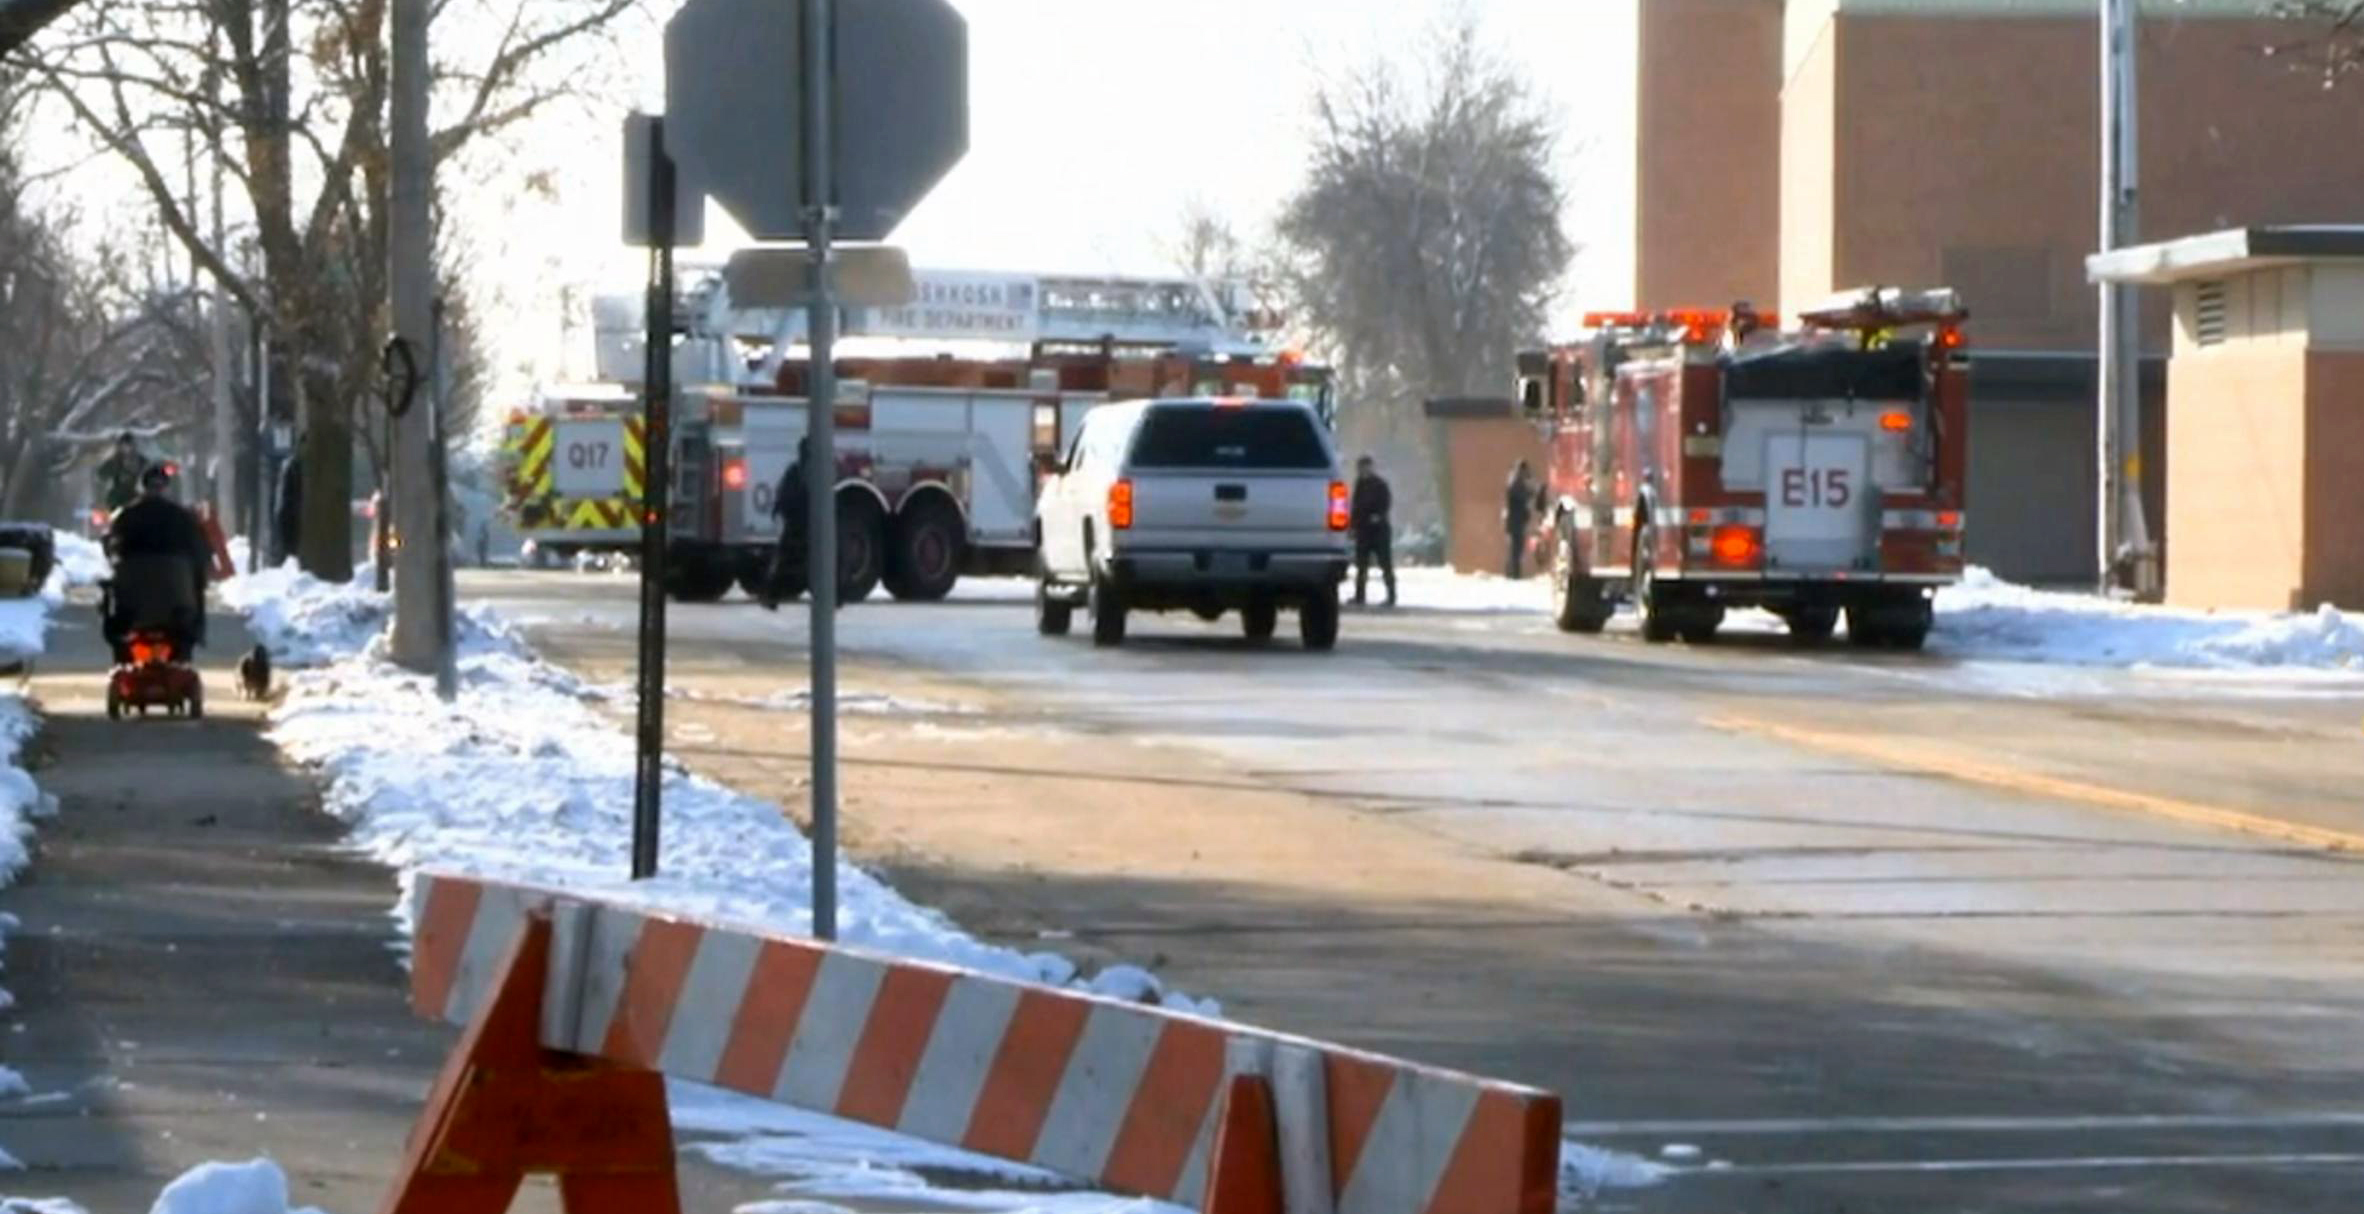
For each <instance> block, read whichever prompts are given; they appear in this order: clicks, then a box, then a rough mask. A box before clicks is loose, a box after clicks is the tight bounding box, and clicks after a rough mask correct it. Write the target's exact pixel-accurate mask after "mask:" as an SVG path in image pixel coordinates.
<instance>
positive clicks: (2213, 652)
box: [1930, 569, 2364, 672]
mask: <svg viewBox="0 0 2364 1214" xmlns="http://www.w3.org/2000/svg"><path fill="white" fill-rule="evenodd" d="M1930 647H1931V648H1932V649H1934V650H1937V651H1940V652H1944V653H1950V654H1954V655H1957V656H1961V657H1978V658H2002V659H2010V660H2016V661H2030V662H2055V663H2062V664H2068V665H2079V666H2154V667H2186V668H2205V669H2218V670H2238V669H2266V668H2275V669H2309V670H2328V671H2357V672H2364V615H2359V614H2357V613H2353V612H2342V611H2340V610H2339V609H2338V608H2336V607H2332V606H2329V605H2325V606H2324V607H2322V608H2320V609H2318V610H2316V611H2314V612H2268V611H2196V610H2191V609H2187V608H2175V607H2156V606H2149V605H2144V604H2136V603H2122V602H2116V601H2112V600H2109V599H2103V598H2098V597H2096V596H2093V595H2084V594H2067V593H2062V592H2058V591H2049V590H2036V589H2032V588H2030V587H2027V586H2021V585H2017V584H2015V583H2012V582H2006V581H2004V580H2002V579H2000V578H1997V577H1996V576H1995V575H1994V574H1992V573H1990V572H1988V571H1987V570H1985V569H1972V570H1970V571H1969V573H1968V575H1966V576H1965V577H1964V578H1963V580H1962V583H1961V584H1960V585H1958V586H1954V587H1950V588H1948V589H1946V590H1943V591H1941V592H1939V594H1938V596H1937V627H1936V629H1935V631H1934V632H1932V633H1931V634H1930Z"/></svg>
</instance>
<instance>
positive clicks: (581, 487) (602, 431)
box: [550, 417, 624, 498]
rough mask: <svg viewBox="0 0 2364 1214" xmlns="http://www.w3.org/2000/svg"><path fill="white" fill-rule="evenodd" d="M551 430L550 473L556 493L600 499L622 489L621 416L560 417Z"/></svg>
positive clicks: (622, 444) (561, 495) (622, 451)
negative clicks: (585, 418) (552, 447)
mask: <svg viewBox="0 0 2364 1214" xmlns="http://www.w3.org/2000/svg"><path fill="white" fill-rule="evenodd" d="M551 429H552V434H551V437H552V438H553V440H555V447H554V449H553V450H552V451H551V452H550V475H551V483H552V484H553V486H554V487H555V488H556V489H557V490H558V496H560V497H578V498H579V497H591V498H603V497H614V496H616V495H617V494H619V493H622V492H623V491H624V423H623V421H622V420H621V419H618V418H612V417H610V418H599V419H595V420H583V421H574V420H561V421H559V422H558V423H557V424H556V425H555V426H553V427H552V428H551Z"/></svg>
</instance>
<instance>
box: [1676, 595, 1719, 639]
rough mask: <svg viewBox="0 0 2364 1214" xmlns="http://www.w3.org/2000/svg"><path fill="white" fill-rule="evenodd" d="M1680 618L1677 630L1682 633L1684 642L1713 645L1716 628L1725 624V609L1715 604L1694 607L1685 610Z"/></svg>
mask: <svg viewBox="0 0 2364 1214" xmlns="http://www.w3.org/2000/svg"><path fill="white" fill-rule="evenodd" d="M1680 619H1681V623H1679V624H1678V625H1676V631H1677V632H1679V633H1681V634H1682V637H1683V643H1684V644H1686V645H1712V644H1714V643H1715V639H1716V630H1717V629H1719V628H1722V627H1723V626H1724V609H1723V608H1722V607H1720V606H1717V605H1714V604H1710V605H1708V606H1704V607H1692V608H1689V609H1687V610H1685V611H1684V612H1683V614H1682V615H1681V617H1680Z"/></svg>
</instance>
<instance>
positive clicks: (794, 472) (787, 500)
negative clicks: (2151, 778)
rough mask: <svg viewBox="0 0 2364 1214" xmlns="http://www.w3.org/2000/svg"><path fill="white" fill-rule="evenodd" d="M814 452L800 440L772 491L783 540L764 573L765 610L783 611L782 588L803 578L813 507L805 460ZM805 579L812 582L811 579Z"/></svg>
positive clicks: (774, 511) (774, 545)
mask: <svg viewBox="0 0 2364 1214" xmlns="http://www.w3.org/2000/svg"><path fill="white" fill-rule="evenodd" d="M811 452H812V444H811V442H810V441H809V440H806V439H798V440H797V443H796V454H795V456H793V457H791V458H790V459H789V461H788V468H787V470H786V471H784V472H782V473H780V483H779V484H778V485H777V486H775V487H774V488H773V489H772V517H773V518H774V519H777V520H778V521H779V524H780V539H779V542H777V543H775V544H773V545H772V561H771V565H770V567H769V568H767V569H765V570H764V575H763V606H764V610H766V611H778V610H779V609H780V589H781V587H783V586H785V585H786V584H787V583H788V579H789V577H790V576H791V575H792V574H794V575H798V576H803V571H804V568H805V559H804V531H805V526H804V524H805V515H806V512H807V509H808V507H809V505H810V503H808V502H807V501H806V500H805V484H804V461H805V456H807V455H809V454H811ZM806 580H807V582H808V583H809V581H810V579H809V577H808V578H807V579H806ZM799 593H802V591H799Z"/></svg>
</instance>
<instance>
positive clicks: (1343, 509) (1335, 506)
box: [1330, 481, 1353, 531]
mask: <svg viewBox="0 0 2364 1214" xmlns="http://www.w3.org/2000/svg"><path fill="white" fill-rule="evenodd" d="M1351 500H1352V499H1351V498H1349V497H1348V496H1347V492H1346V482H1345V481H1331V482H1330V530H1332V531H1344V530H1346V524H1347V523H1348V522H1350V521H1351V520H1352V515H1353V509H1352V507H1351V506H1350V505H1349V503H1350V502H1351Z"/></svg>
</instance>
